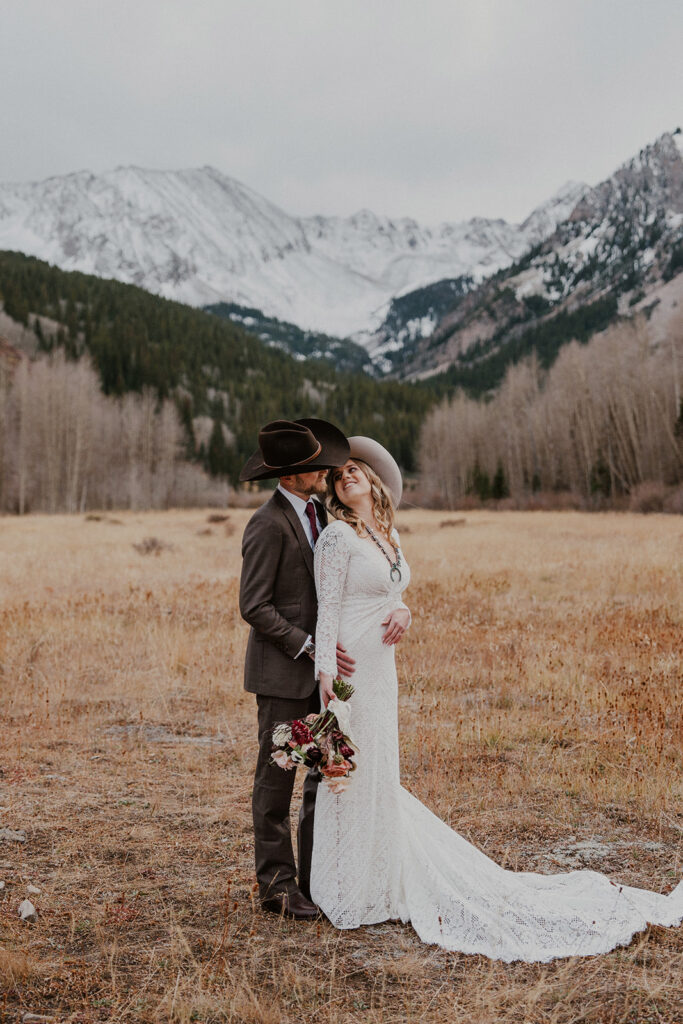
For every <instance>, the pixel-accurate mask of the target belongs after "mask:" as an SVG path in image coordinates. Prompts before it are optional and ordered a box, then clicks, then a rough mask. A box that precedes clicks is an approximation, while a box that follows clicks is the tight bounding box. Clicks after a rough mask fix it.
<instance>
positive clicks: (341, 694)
mask: <svg viewBox="0 0 683 1024" xmlns="http://www.w3.org/2000/svg"><path fill="white" fill-rule="evenodd" d="M332 689H333V690H334V697H333V698H332V700H331V701H329V703H328V705H327V707H326V708H325V710H324V711H321V712H320V714H319V715H307V716H306V718H304V719H303V720H302V721H300V720H299V719H295V720H294V721H293V722H282V723H281V724H280V725H276V726H275V728H274V729H273V754H272V757H271V764H276V765H278V766H279V767H280V768H286V769H290V768H296V767H297V766H298V765H303V766H304V768H313V766H314V765H318V767H319V768H320V773H321V775H322V778H323V782H325V783H327V786H328V788H329V789H330V790H331V792H332V793H343V792H344V790H345V789H346V787H347V785H348V779H349V775H350V773H351V772H352V771H355V768H356V765H355V764H354V762H353V757H354V755H355V750H353V748H352V747H351V740H350V739H349V737H348V735H347V733H348V730H349V727H350V715H349V709H348V707H347V706H346V703H345V702H346V701H347V700H348V699H349V697H350V696H351V695H352V693H353V686H352V685H351V683H347V682H346V680H345V679H342V678H341V676H337V678H336V679H335V681H334V683H333V684H332Z"/></svg>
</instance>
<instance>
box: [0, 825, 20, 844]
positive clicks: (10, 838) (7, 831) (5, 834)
mask: <svg viewBox="0 0 683 1024" xmlns="http://www.w3.org/2000/svg"><path fill="white" fill-rule="evenodd" d="M3 841H5V842H7V843H25V842H26V833H25V832H24V830H23V828H20V829H17V830H16V831H15V830H14V829H13V828H0V843H1V842H3Z"/></svg>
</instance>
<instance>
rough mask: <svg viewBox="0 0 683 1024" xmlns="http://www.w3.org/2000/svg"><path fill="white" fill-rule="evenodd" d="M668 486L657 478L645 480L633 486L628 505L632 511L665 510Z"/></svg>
mask: <svg viewBox="0 0 683 1024" xmlns="http://www.w3.org/2000/svg"><path fill="white" fill-rule="evenodd" d="M667 494H668V488H667V487H665V486H664V484H662V483H659V482H658V481H656V480H645V481H644V482H643V483H642V484H638V485H637V486H636V487H634V488H633V490H632V491H631V494H630V497H629V503H628V507H629V509H630V510H631V512H663V511H664V502H665V501H666V497H667Z"/></svg>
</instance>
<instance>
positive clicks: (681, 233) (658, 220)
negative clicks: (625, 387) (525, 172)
mask: <svg viewBox="0 0 683 1024" xmlns="http://www.w3.org/2000/svg"><path fill="white" fill-rule="evenodd" d="M534 216H535V215H532V218H533V217H534ZM530 219H531V218H530ZM526 223H527V224H528V221H527V222H526ZM523 226H524V225H523ZM545 230H546V224H544V223H543V221H542V220H541V224H540V226H539V231H540V233H541V234H543V232H545ZM682 269H683V133H681V131H680V129H678V130H676V131H675V132H672V133H666V134H664V135H662V136H661V137H660V138H659V139H657V140H656V141H655V142H654V143H652V145H649V146H646V147H645V148H644V149H642V150H641V151H640V153H638V155H637V156H635V157H634V158H633V159H631V160H629V161H627V162H626V163H625V164H623V165H622V166H621V167H620V168H618V170H616V171H615V173H614V174H613V175H612V176H611V177H609V178H607V179H606V180H605V181H603V182H601V183H600V184H599V185H597V186H596V187H595V188H587V189H586V190H585V191H584V194H583V196H582V197H581V198H580V200H579V202H578V203H576V204H575V206H574V208H573V209H572V211H571V214H570V215H569V217H567V218H565V219H562V220H559V221H558V222H557V226H556V228H555V230H554V231H551V232H548V233H547V234H546V235H545V238H544V239H543V240H542V241H541V243H539V244H538V245H537V246H536V247H535V248H534V249H533V250H530V251H529V252H528V253H527V254H526V255H525V256H524V257H523V258H522V259H521V260H519V261H518V262H517V263H516V264H515V265H514V266H513V267H511V268H509V269H508V270H507V271H505V272H504V273H503V274H501V275H499V276H497V277H496V278H495V279H493V280H489V281H485V282H483V283H481V284H480V285H479V287H477V288H473V289H469V291H468V292H467V294H466V295H464V296H461V297H460V301H458V302H457V303H456V302H455V301H454V302H453V303H452V307H451V310H450V311H449V312H447V313H445V314H444V315H442V317H441V318H440V320H439V322H438V323H437V324H436V325H435V327H434V329H433V330H432V331H431V332H430V333H429V335H428V336H425V335H423V338H422V339H421V340H419V341H417V343H416V344H413V345H412V346H406V349H405V351H404V352H403V353H402V356H403V358H402V362H401V367H400V370H401V373H402V375H408V376H417V377H423V376H425V375H430V374H434V373H440V372H442V371H445V370H447V369H449V368H450V367H455V369H456V370H457V369H461V370H462V371H464V372H468V373H470V375H471V373H472V371H474V370H476V373H477V375H478V380H483V379H484V378H485V377H486V376H487V375H486V365H487V364H488V365H489V366H493V365H494V363H495V362H497V364H498V367H499V369H500V368H504V365H506V362H508V361H514V359H516V358H519V357H520V356H521V355H522V354H524V353H525V352H526V351H529V350H530V349H531V348H534V349H536V351H537V352H538V353H539V354H542V353H543V351H544V348H545V355H544V357H543V358H545V359H546V361H549V360H550V359H551V358H552V357H553V356H554V354H555V353H556V351H557V348H558V346H559V345H561V344H562V343H564V341H568V340H569V339H570V338H571V337H572V336H581V335H582V334H585V331H586V329H587V326H588V325H589V324H591V325H594V326H595V329H596V330H597V329H601V328H602V327H604V326H606V324H607V322H609V319H610V317H611V318H613V317H614V316H616V315H617V313H618V314H619V315H627V314H629V313H631V312H633V311H636V310H639V309H647V310H648V312H649V314H651V313H652V310H653V309H654V308H655V306H657V305H658V304H662V303H663V292H662V290H663V289H666V290H667V294H671V293H672V289H671V288H670V287H669V282H672V280H673V278H674V277H677V276H678V275H679V274H680V273H681V270H682ZM674 304H675V303H674ZM610 310H611V312H610ZM563 318H564V319H563ZM598 324H600V325H601V326H600V328H598V327H597V325H598ZM572 332H576V333H575V334H572ZM513 349H514V351H513ZM506 353H507V355H506ZM501 372H502V371H501ZM488 376H489V378H490V379H494V378H495V373H494V372H493V370H492V371H491V373H490V374H489V375H488ZM468 379H469V378H467V377H463V380H465V381H467V380H468Z"/></svg>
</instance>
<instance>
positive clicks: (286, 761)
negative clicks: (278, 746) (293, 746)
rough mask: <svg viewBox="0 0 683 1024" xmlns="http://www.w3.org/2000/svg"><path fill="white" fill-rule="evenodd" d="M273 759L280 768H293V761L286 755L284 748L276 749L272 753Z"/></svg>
mask: <svg viewBox="0 0 683 1024" xmlns="http://www.w3.org/2000/svg"><path fill="white" fill-rule="evenodd" d="M273 761H274V762H275V764H277V765H279V766H280V768H294V762H293V761H292V759H291V757H288V756H287V752H286V751H285V750H276V751H275V753H274V754H273Z"/></svg>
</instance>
